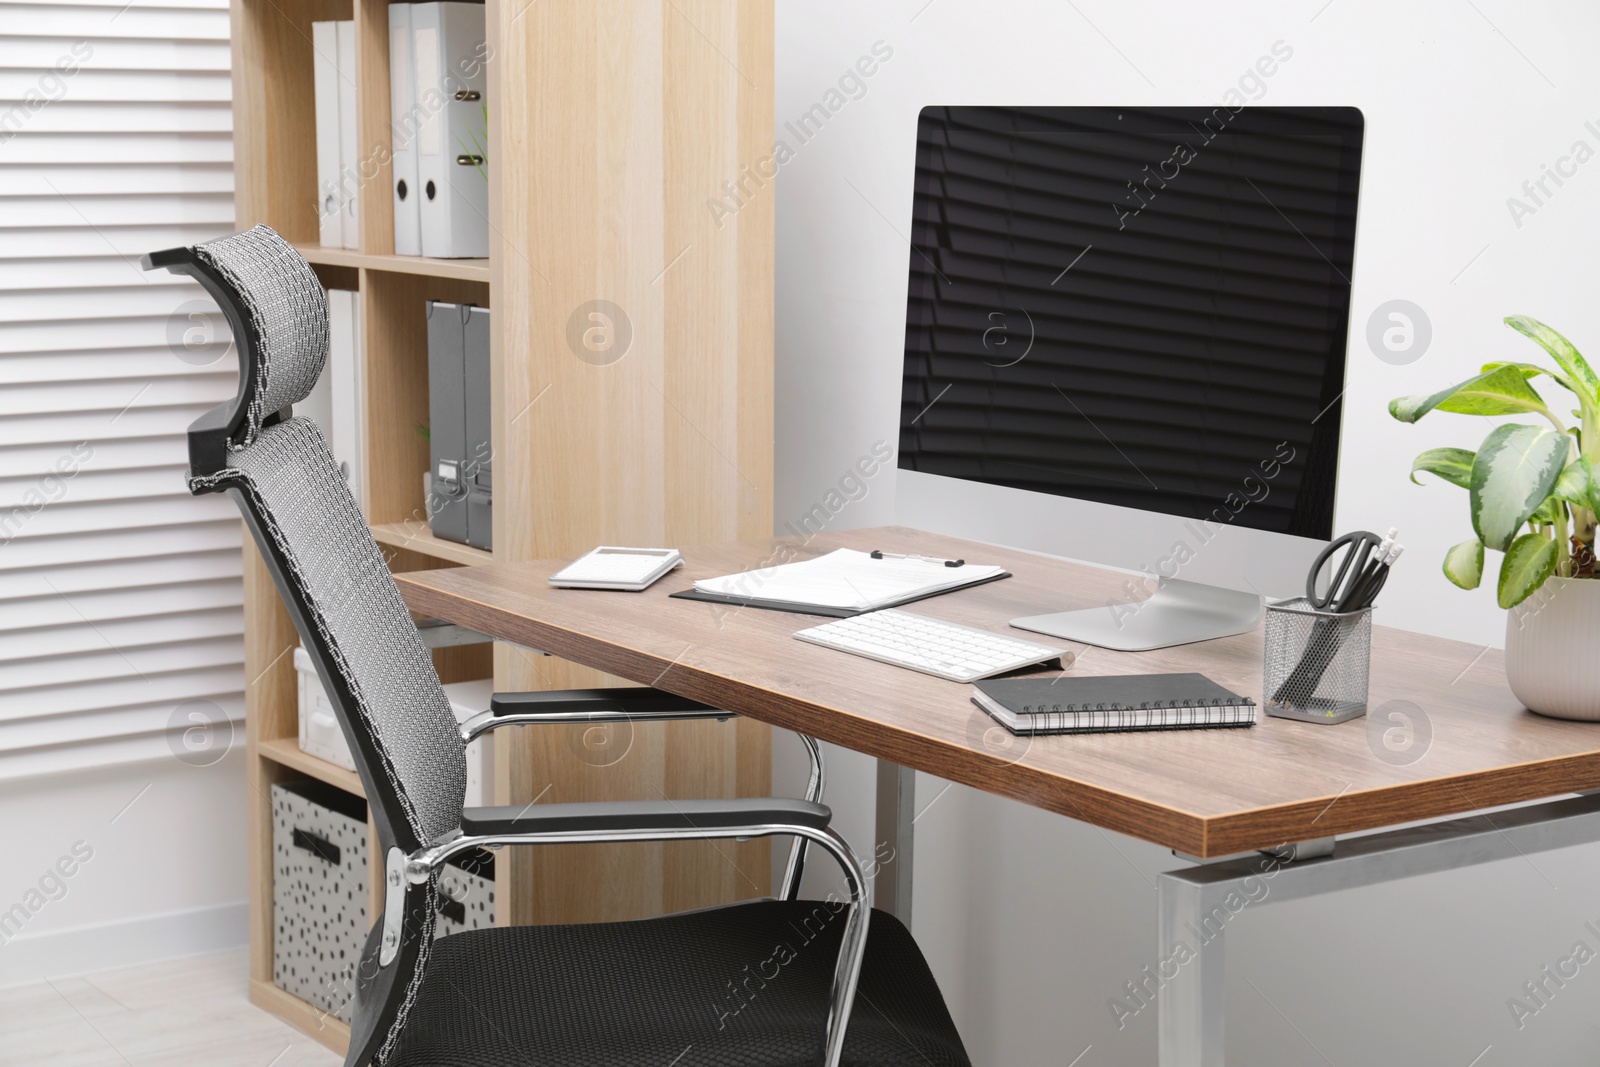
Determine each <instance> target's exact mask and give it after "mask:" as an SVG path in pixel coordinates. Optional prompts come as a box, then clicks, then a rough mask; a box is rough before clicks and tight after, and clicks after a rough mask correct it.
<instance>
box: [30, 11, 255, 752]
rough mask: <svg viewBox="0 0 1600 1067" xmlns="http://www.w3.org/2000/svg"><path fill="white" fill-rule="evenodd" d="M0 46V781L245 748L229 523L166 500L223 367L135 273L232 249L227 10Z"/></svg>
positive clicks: (173, 303) (218, 354)
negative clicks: (193, 735)
mask: <svg viewBox="0 0 1600 1067" xmlns="http://www.w3.org/2000/svg"><path fill="white" fill-rule="evenodd" d="M0 38H3V39H4V40H5V42H6V46H5V48H4V49H0V777H10V776H15V775H20V774H33V773H40V772H46V771H54V770H63V769H70V768H75V767H89V766H95V765H100V764H105V763H108V762H120V761H129V760H137V759H146V758H151V757H159V756H167V755H170V754H171V753H172V751H173V746H174V745H180V744H181V741H180V740H179V738H181V735H182V731H183V729H185V728H186V727H188V726H190V725H192V724H193V722H194V721H195V720H194V719H193V718H192V716H191V713H192V712H196V711H198V712H199V713H200V714H202V715H203V716H205V717H206V718H209V719H213V720H219V721H221V722H224V723H233V724H238V725H239V727H240V728H239V729H236V730H234V731H233V733H234V734H235V736H236V742H237V743H242V741H243V731H242V719H243V711H244V699H243V689H244V678H243V663H244V653H243V613H242V610H241V604H242V595H241V588H240V557H239V547H240V525H239V519H238V515H237V513H236V511H235V510H234V508H233V506H232V504H231V503H230V502H229V501H227V500H226V499H225V498H217V497H199V498H196V497H191V496H190V495H189V494H188V492H187V490H186V489H185V487H184V483H183V472H184V467H185V465H186V456H185V439H184V431H185V429H186V427H187V426H188V424H189V422H190V421H191V420H193V419H194V418H195V417H196V416H197V415H199V414H200V413H201V412H202V411H204V410H205V409H206V408H207V407H210V406H211V405H213V404H216V403H218V402H219V401H220V400H222V399H223V398H224V397H226V396H228V395H230V394H231V393H232V391H233V389H234V382H235V375H236V373H237V370H236V361H235V359H234V356H233V355H232V353H231V352H230V351H229V347H228V337H227V333H226V327H225V325H223V323H222V322H221V320H220V318H218V317H217V316H216V315H215V314H214V313H213V312H212V310H211V308H212V305H211V303H210V301H209V300H208V299H206V297H205V295H204V293H203V291H202V290H201V289H200V288H199V287H198V286H196V285H194V284H193V283H191V282H188V281H187V280H185V279H179V278H175V277H173V276H171V275H167V274H164V273H155V274H144V273H143V272H141V271H140V270H139V268H138V258H139V256H141V255H142V254H144V253H146V252H149V251H152V250H155V249H160V248H167V247H171V246H173V245H180V244H192V243H194V242H196V241H202V240H206V239H208V238H211V237H214V236H217V235H219V234H222V233H226V232H228V231H229V230H231V229H232V228H233V174H232V156H233V152H232V133H231V126H232V114H231V109H230V100H231V86H230V79H229V45H228V6H227V3H226V2H225V0H159V2H147V0H135V2H134V3H132V4H125V3H124V2H123V0H104V2H97V0H78V2H75V3H55V2H50V0H44V2H33V3H11V2H6V0H0ZM190 702H195V703H193V704H191V703H190ZM228 732H229V730H228V727H227V726H223V727H221V729H220V731H219V733H220V735H221V738H222V740H224V741H226V739H227V734H228Z"/></svg>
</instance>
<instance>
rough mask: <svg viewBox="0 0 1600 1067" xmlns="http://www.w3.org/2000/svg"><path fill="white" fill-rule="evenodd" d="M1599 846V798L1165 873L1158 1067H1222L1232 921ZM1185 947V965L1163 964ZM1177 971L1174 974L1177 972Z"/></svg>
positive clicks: (1157, 995)
mask: <svg viewBox="0 0 1600 1067" xmlns="http://www.w3.org/2000/svg"><path fill="white" fill-rule="evenodd" d="M1595 842H1600V794H1588V795H1584V796H1577V797H1571V798H1569V799H1566V800H1552V801H1547V802H1545V803H1543V804H1532V805H1529V806H1527V807H1521V808H1511V809H1509V810H1506V811H1497V812H1494V813H1493V814H1491V815H1473V816H1470V817H1468V818H1463V819H1451V820H1449V821H1447V822H1436V823H1427V824H1424V825H1422V826H1412V827H1407V828H1406V829H1403V830H1390V831H1389V832H1387V833H1381V834H1372V835H1370V836H1368V837H1356V838H1348V839H1345V840H1341V841H1340V842H1339V843H1338V847H1337V849H1336V850H1335V852H1334V853H1333V854H1332V855H1321V856H1318V857H1316V858H1313V859H1302V860H1293V861H1286V860H1285V859H1283V858H1282V857H1281V856H1269V855H1266V854H1256V855H1251V856H1246V857H1242V858H1237V859H1227V860H1219V861H1217V862H1215V863H1208V864H1204V865H1202V866H1199V867H1194V868H1191V869H1189V870H1182V871H1169V872H1168V873H1166V874H1163V875H1162V876H1161V878H1160V881H1159V882H1158V886H1157V888H1158V892H1159V897H1160V909H1161V915H1160V924H1159V925H1160V930H1161V934H1160V937H1161V944H1160V956H1159V959H1160V961H1161V963H1160V965H1159V966H1158V968H1157V974H1158V977H1159V979H1160V982H1159V985H1158V983H1157V982H1156V981H1155V980H1149V981H1148V982H1147V985H1149V986H1157V985H1158V988H1156V989H1154V990H1151V991H1150V993H1149V995H1151V996H1154V997H1155V1001H1156V1013H1157V1016H1158V1018H1159V1028H1158V1029H1159V1032H1160V1041H1159V1047H1160V1054H1159V1063H1160V1067H1222V1065H1223V1062H1224V1054H1223V1033H1222V1024H1223V1012H1224V1003H1223V1001H1224V994H1225V980H1224V978H1225V976H1224V967H1223V961H1224V952H1223V943H1224V939H1225V936H1226V930H1227V927H1228V926H1229V925H1230V924H1231V923H1233V922H1236V921H1238V918H1239V916H1241V915H1243V914H1244V913H1246V912H1249V911H1253V910H1254V909H1256V908H1260V907H1264V906H1265V905H1268V904H1272V903H1276V902H1277V901H1283V900H1300V899H1302V898H1305V897H1315V896H1321V895H1323V894H1326V893H1334V892H1338V891H1339V890H1341V889H1358V888H1360V887H1362V886H1369V885H1381V884H1383V883H1385V882H1396V881H1399V880H1400V879H1402V878H1414V877H1416V876H1418V875H1423V874H1437V873H1441V872H1444V871H1454V870H1459V869H1461V868H1463V867H1472V866H1475V865H1477V864H1480V863H1492V862H1494V861H1496V860H1505V859H1515V858H1516V857H1518V856H1521V857H1524V858H1525V857H1527V856H1530V855H1532V854H1534V853H1536V852H1548V851H1550V850H1552V849H1558V848H1570V847H1571V846H1573V845H1586V844H1593V843H1595ZM1180 944H1182V945H1183V946H1185V947H1186V948H1187V949H1189V950H1190V953H1191V954H1189V955H1188V956H1187V961H1186V962H1178V963H1176V964H1171V963H1168V961H1169V960H1172V959H1173V958H1174V956H1175V954H1177V955H1184V954H1183V953H1178V952H1177V949H1178V946H1179V945H1180ZM1174 972H1176V973H1174Z"/></svg>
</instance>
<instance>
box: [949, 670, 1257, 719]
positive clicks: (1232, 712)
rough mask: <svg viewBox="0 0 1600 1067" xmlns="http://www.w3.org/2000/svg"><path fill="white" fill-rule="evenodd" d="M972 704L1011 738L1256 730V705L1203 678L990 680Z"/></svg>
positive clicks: (980, 687) (1140, 676) (982, 684)
mask: <svg viewBox="0 0 1600 1067" xmlns="http://www.w3.org/2000/svg"><path fill="white" fill-rule="evenodd" d="M974 689H975V690H976V691H975V692H974V693H973V696H972V702H973V703H974V704H976V705H978V707H980V708H982V709H983V710H984V711H986V712H988V713H989V715H990V716H991V717H993V718H994V720H995V721H996V722H998V723H999V724H1000V725H1001V726H1004V727H1005V728H1006V729H1007V730H1010V731H1011V732H1012V733H1014V734H1080V733H1110V732H1113V731H1117V730H1203V729H1208V728H1212V727H1224V726H1254V725H1255V722H1256V702H1255V701H1254V700H1251V699H1250V698H1249V697H1242V696H1239V695H1238V694H1237V693H1234V692H1231V691H1229V690H1227V689H1224V688H1223V687H1222V686H1220V685H1218V684H1217V683H1216V682H1213V681H1212V680H1211V679H1209V678H1207V677H1206V676H1205V675H1203V674H1128V675H1100V676H1092V677H1060V678H990V679H986V680H984V681H980V682H977V683H975V685H974Z"/></svg>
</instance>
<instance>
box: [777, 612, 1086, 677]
mask: <svg viewBox="0 0 1600 1067" xmlns="http://www.w3.org/2000/svg"><path fill="white" fill-rule="evenodd" d="M795 636H796V637H798V638H799V639H800V640H802V641H809V642H810V643H811V644H814V645H822V646H823V647H824V648H835V649H838V650H839V651H840V652H849V653H852V654H854V655H857V656H865V657H866V658H867V659H875V660H878V661H879V662H881V663H892V664H894V665H895V666H897V667H909V668H910V669H912V670H914V671H921V672H922V673H924V674H932V675H935V676H937V677H940V678H948V679H949V680H950V681H952V682H975V681H977V680H978V679H979V678H988V677H990V676H991V675H996V674H1004V673H1005V672H1006V671H1014V670H1016V669H1017V668H1019V667H1027V666H1029V665H1031V664H1035V663H1043V662H1044V661H1045V660H1051V659H1056V658H1058V657H1059V658H1060V659H1061V665H1062V667H1067V666H1070V665H1071V663H1072V658H1073V657H1072V653H1070V652H1068V651H1067V650H1066V649H1064V648H1054V647H1052V646H1050V645H1036V644H1034V643H1033V642H1032V641H1021V640H1018V639H1017V638H1015V637H1002V636H1001V635H999V634H996V633H991V632H989V631H988V630H979V629H976V628H975V627H972V626H962V625H959V624H958V623H953V622H944V621H942V620H940V619H930V618H928V617H927V616H926V615H913V614H912V613H910V612H908V611H894V610H886V611H872V612H868V613H867V614H865V615H856V616H853V617H851V618H848V619H840V620H839V621H838V622H827V623H823V624H822V625H821V626H813V627H811V628H810V629H809V630H801V631H800V632H799V633H797V634H795Z"/></svg>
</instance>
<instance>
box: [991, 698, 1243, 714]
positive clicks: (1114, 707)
mask: <svg viewBox="0 0 1600 1067" xmlns="http://www.w3.org/2000/svg"><path fill="white" fill-rule="evenodd" d="M1254 706H1255V701H1253V700H1250V699H1248V698H1247V699H1245V700H1221V699H1218V700H1169V701H1159V702H1158V701H1151V700H1145V701H1141V702H1140V703H1138V704H1123V703H1121V702H1118V701H1113V702H1112V703H1109V704H1107V703H1105V702H1101V703H1099V704H1051V705H1050V706H1049V707H1046V706H1045V705H1043V704H1024V705H1022V711H1023V714H1025V715H1076V714H1078V713H1079V712H1088V711H1166V710H1167V709H1169V708H1183V709H1187V708H1249V707H1254Z"/></svg>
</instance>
